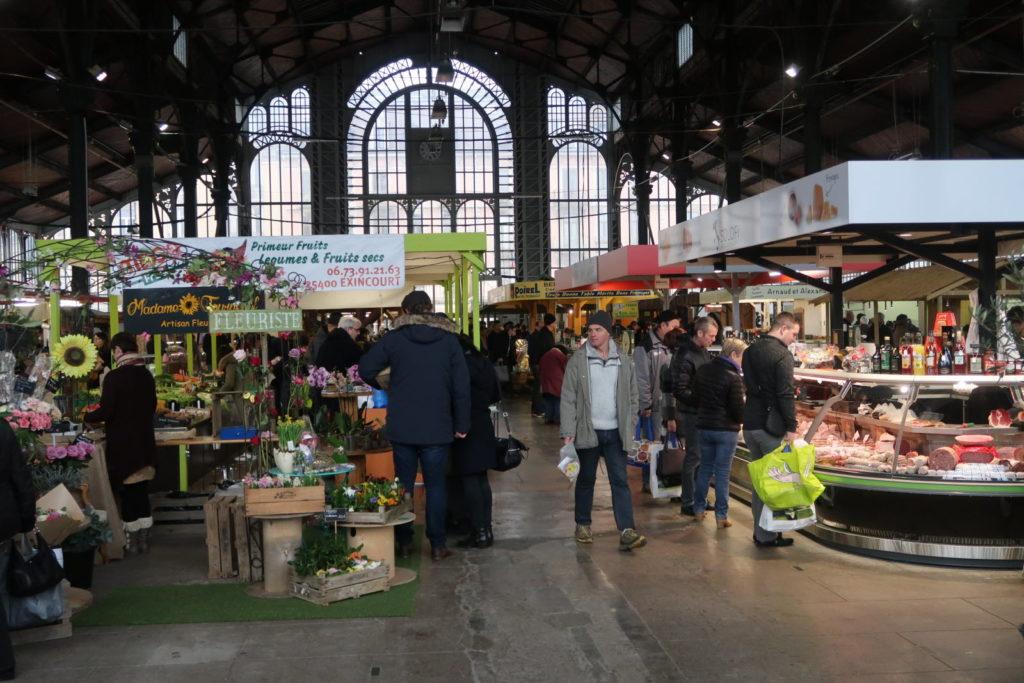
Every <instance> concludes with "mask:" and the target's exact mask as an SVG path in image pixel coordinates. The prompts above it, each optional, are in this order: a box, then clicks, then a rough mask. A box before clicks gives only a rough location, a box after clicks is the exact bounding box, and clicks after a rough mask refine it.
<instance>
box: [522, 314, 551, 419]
mask: <svg viewBox="0 0 1024 683" xmlns="http://www.w3.org/2000/svg"><path fill="white" fill-rule="evenodd" d="M555 327H556V325H555V316H553V315H552V314H550V313H545V314H544V326H543V327H541V328H540V329H538V330H537V331H536V332H534V333H533V334H531V335H530V339H529V340H528V341H527V347H526V353H527V355H529V357H530V373H531V374H532V375H533V414H534V415H536V416H539V417H543V416H544V413H545V410H544V398H543V397H542V396H541V390H540V359H541V358H543V357H544V354H545V353H547V352H548V351H550V350H551V349H552V348H554V346H555Z"/></svg>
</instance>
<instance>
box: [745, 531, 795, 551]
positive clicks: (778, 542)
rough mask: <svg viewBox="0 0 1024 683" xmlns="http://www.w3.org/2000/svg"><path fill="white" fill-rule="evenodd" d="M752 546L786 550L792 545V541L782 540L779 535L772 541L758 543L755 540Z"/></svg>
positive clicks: (789, 539) (790, 539)
mask: <svg viewBox="0 0 1024 683" xmlns="http://www.w3.org/2000/svg"><path fill="white" fill-rule="evenodd" d="M754 545H756V546H757V547H758V548H788V547H789V546H791V545H793V539H792V538H783V537H782V534H779V536H778V538H776V539H774V540H772V541H759V540H757V539H756V538H755V539H754Z"/></svg>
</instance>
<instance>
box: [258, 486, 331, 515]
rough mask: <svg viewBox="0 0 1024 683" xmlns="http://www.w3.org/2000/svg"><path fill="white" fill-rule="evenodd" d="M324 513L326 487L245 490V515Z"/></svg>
mask: <svg viewBox="0 0 1024 683" xmlns="http://www.w3.org/2000/svg"><path fill="white" fill-rule="evenodd" d="M323 511H324V486H323V484H319V485H317V486H291V487H288V488H278V489H249V488H247V489H245V514H246V515H247V516H249V517H271V516H273V515H314V514H316V513H318V512H323Z"/></svg>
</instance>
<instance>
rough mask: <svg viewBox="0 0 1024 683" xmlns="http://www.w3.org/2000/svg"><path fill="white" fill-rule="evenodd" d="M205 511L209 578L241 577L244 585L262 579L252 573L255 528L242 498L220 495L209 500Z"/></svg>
mask: <svg viewBox="0 0 1024 683" xmlns="http://www.w3.org/2000/svg"><path fill="white" fill-rule="evenodd" d="M203 510H204V511H205V513H206V551H207V561H208V571H207V577H208V578H211V579H232V578H238V580H239V581H242V582H243V583H251V582H253V581H256V580H258V577H254V576H253V572H252V565H253V562H252V559H253V558H252V552H253V550H254V548H252V547H251V545H250V543H249V539H250V537H251V534H252V529H251V523H250V521H249V519H248V518H247V517H246V516H245V504H244V503H243V501H242V499H241V498H238V497H231V496H218V497H216V498H211V499H210V500H208V501H207V502H206V504H205V505H204V506H203Z"/></svg>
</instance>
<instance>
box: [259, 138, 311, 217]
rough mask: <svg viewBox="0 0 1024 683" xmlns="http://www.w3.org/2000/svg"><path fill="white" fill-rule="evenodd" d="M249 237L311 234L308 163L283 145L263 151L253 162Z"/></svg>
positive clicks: (279, 144)
mask: <svg viewBox="0 0 1024 683" xmlns="http://www.w3.org/2000/svg"><path fill="white" fill-rule="evenodd" d="M249 178H250V183H251V190H250V191H251V195H252V196H251V205H252V234H253V235H259V236H263V237H267V236H270V235H308V234H310V232H311V231H312V222H313V217H312V209H311V202H312V194H311V191H310V174H309V162H308V161H306V157H305V156H303V154H302V151H301V150H299V149H296V148H295V147H293V146H291V145H288V144H285V143H281V142H279V143H275V144H272V145H269V146H267V147H264V148H263V149H261V150H260V151H259V153H258V154H257V155H256V158H255V159H253V161H252V166H251V168H250V170H249Z"/></svg>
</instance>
